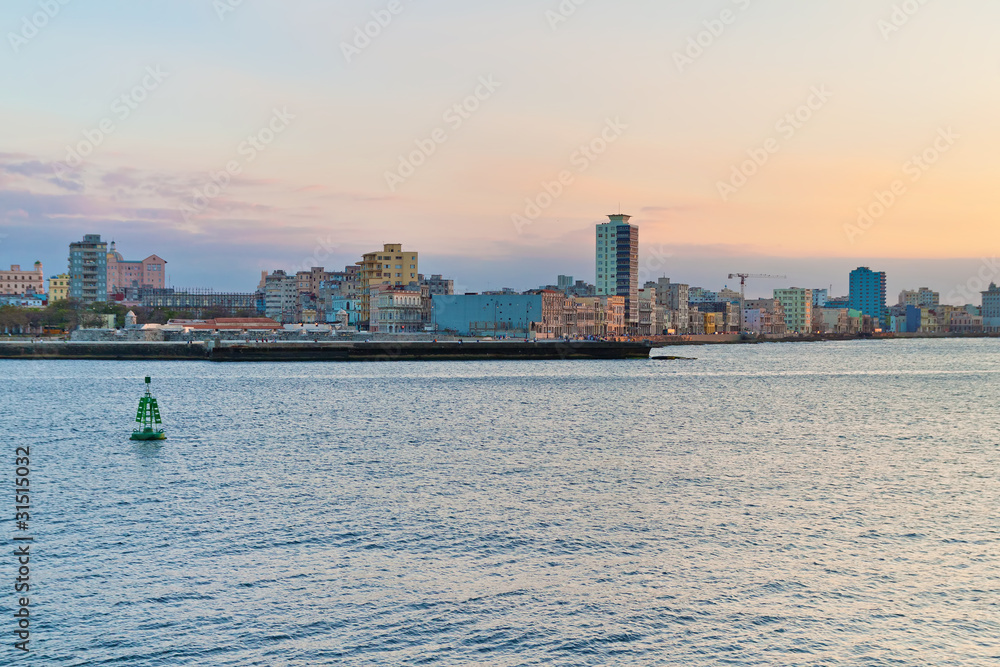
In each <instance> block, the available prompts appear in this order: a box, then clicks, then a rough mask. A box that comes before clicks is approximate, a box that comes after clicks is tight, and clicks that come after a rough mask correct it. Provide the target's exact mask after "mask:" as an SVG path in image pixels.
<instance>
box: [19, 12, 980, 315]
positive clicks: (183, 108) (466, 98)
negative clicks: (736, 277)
mask: <svg viewBox="0 0 1000 667" xmlns="http://www.w3.org/2000/svg"><path fill="white" fill-rule="evenodd" d="M998 24H1000V5H998V3H996V2H991V1H989V0H950V1H949V2H947V3H946V2H944V1H943V0H923V1H922V2H921V1H920V0H905V1H903V0H835V1H834V0H827V1H816V2H802V1H801V0H711V1H706V0H697V1H695V0H676V1H672V2H663V1H662V0H655V1H654V0H618V1H617V2H610V1H609V0H534V1H530V2H529V1H528V0H507V1H506V2H503V3H470V2H460V1H459V0H376V1H369V0H356V1H355V0H352V1H351V2H324V1H320V0H146V1H143V2H135V1H134V0H88V1H87V2H84V1H83V0H4V2H3V4H2V5H0V34H2V36H3V42H2V43H0V90H2V91H3V104H2V105H0V127H2V128H3V129H2V134H0V266H4V265H7V264H20V265H22V266H23V265H29V264H31V263H32V262H34V261H35V260H41V261H42V262H43V263H44V265H45V272H46V275H52V274H56V273H61V272H64V271H65V268H66V258H67V254H68V253H67V247H68V244H69V243H70V242H71V241H74V240H79V239H80V238H81V237H82V236H83V234H85V233H97V234H101V235H102V237H103V238H104V239H106V240H111V239H114V240H115V241H116V242H117V244H118V248H119V250H120V251H121V252H122V253H123V254H124V255H125V257H126V259H142V258H144V257H146V256H147V255H149V254H153V253H155V254H158V255H160V256H162V257H164V258H165V259H167V260H168V262H169V263H168V277H169V280H170V283H171V284H172V285H174V286H176V287H213V288H216V289H218V290H236V291H252V290H253V289H254V288H255V287H256V284H257V282H258V281H259V278H260V272H261V271H262V270H267V271H271V270H274V269H285V270H286V271H293V270H300V269H302V268H308V267H310V266H325V267H326V268H328V269H335V268H336V269H339V268H342V267H343V266H344V265H346V264H353V263H354V262H356V261H357V260H359V259H360V255H361V254H362V253H364V252H370V251H373V250H377V249H381V247H382V244H384V243H402V244H403V245H404V247H405V248H407V249H410V248H412V249H415V250H417V251H418V252H419V253H420V270H421V272H422V273H424V274H431V273H441V274H444V275H445V276H447V277H450V278H453V279H454V280H455V282H456V289H457V290H459V291H478V290H483V289H497V288H499V287H504V286H509V287H514V288H517V289H527V288H532V287H537V286H539V285H542V284H548V283H554V282H555V279H556V275H557V274H568V275H573V276H575V277H576V278H577V279H584V280H586V281H588V282H593V281H594V279H595V275H594V273H595V272H594V260H593V255H594V240H595V235H594V225H595V224H596V223H598V222H601V221H604V220H606V217H605V216H606V215H607V214H610V213H616V212H618V211H621V212H623V213H627V214H630V215H632V216H633V217H632V222H633V223H635V224H637V225H639V227H640V273H641V276H640V278H641V279H642V280H645V279H655V278H657V277H660V276H663V275H666V276H669V277H670V278H671V279H672V280H674V281H675V282H684V283H689V284H692V285H701V286H704V287H707V288H711V289H718V288H721V287H723V286H724V285H728V286H730V287H732V286H734V284H736V283H737V282H738V281H733V280H729V279H728V277H727V276H728V275H729V274H730V273H737V272H751V273H761V274H770V275H784V276H787V277H786V278H782V279H755V280H751V281H749V283H748V295H749V296H762V295H766V294H768V293H769V292H770V290H772V289H773V288H775V287H787V286H799V287H824V288H831V287H832V289H833V291H834V292H835V293H836V294H837V295H840V294H844V293H846V292H847V281H848V273H849V272H850V270H851V269H853V268H855V267H857V266H871V267H872V268H873V269H875V270H885V271H886V272H887V273H888V282H889V296H890V298H889V301H890V302H894V301H895V295H896V294H897V293H898V291H900V290H902V289H915V288H917V287H920V286H927V287H931V288H933V289H935V290H938V291H940V292H941V294H942V299H943V300H944V301H947V302H952V303H967V302H975V303H978V295H975V298H974V299H973V295H974V293H975V292H976V291H978V289H982V288H983V286H982V283H984V282H988V281H989V280H997V281H1000V264H998V263H997V262H996V259H995V258H996V256H997V249H998V246H1000V226H998V225H997V224H996V208H997V207H996V205H995V204H994V201H995V197H994V191H995V187H991V186H993V181H994V180H995V178H996V166H995V163H996V160H995V156H996V155H997V154H998V153H1000V128H998V124H997V123H996V121H995V116H996V113H997V109H998V106H1000V104H998V103H1000V86H998V83H1000V81H998V75H1000V41H998V40H997V39H996V38H995V26H996V25H998Z"/></svg>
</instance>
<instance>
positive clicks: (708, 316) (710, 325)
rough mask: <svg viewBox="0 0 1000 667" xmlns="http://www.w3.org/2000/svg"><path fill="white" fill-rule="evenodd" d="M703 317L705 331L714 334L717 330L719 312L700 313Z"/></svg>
mask: <svg viewBox="0 0 1000 667" xmlns="http://www.w3.org/2000/svg"><path fill="white" fill-rule="evenodd" d="M702 315H703V316H704V318H705V333H707V334H714V333H715V332H716V331H718V330H719V323H718V319H719V318H718V315H719V313H702Z"/></svg>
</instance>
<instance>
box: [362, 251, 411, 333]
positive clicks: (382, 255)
mask: <svg viewBox="0 0 1000 667" xmlns="http://www.w3.org/2000/svg"><path fill="white" fill-rule="evenodd" d="M358 265H359V266H360V267H361V270H360V271H358V285H359V291H360V292H361V299H360V301H361V304H360V305H361V321H362V322H368V321H369V320H370V319H371V307H370V306H371V300H370V299H371V294H370V291H369V290H370V289H371V288H372V287H375V286H377V285H399V286H403V287H405V286H406V285H409V284H410V283H415V282H417V281H418V279H417V274H418V273H419V272H420V269H419V264H418V263H417V253H415V252H412V251H404V250H403V246H402V244H399V243H387V244H385V245H384V246H383V248H382V250H376V251H375V252H368V253H365V254H364V255H362V260H361V261H360V262H358Z"/></svg>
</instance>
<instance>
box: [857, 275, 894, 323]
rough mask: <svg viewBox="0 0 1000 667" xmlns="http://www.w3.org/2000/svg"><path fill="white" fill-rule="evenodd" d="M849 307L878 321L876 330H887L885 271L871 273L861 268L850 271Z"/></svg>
mask: <svg viewBox="0 0 1000 667" xmlns="http://www.w3.org/2000/svg"><path fill="white" fill-rule="evenodd" d="M848 300H849V302H850V303H849V307H850V308H852V309H854V310H860V311H861V312H862V313H863V314H865V315H868V316H870V317H871V318H872V320H878V324H876V328H879V327H881V328H888V325H889V315H888V313H889V311H888V308H886V305H885V271H872V270H871V269H870V268H868V267H867V266H861V267H858V268H856V269H854V270H853V271H851V293H850V296H849V297H848Z"/></svg>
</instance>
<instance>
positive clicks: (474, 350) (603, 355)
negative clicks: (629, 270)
mask: <svg viewBox="0 0 1000 667" xmlns="http://www.w3.org/2000/svg"><path fill="white" fill-rule="evenodd" d="M651 349H652V346H651V345H648V344H646V343H614V342H585V341H571V342H556V341H553V342H544V343H523V342H488V343H478V342H468V343H458V342H447V343H420V342H416V343H385V342H372V343H273V344H268V343H265V344H226V345H212V344H207V345H205V344H197V343H196V344H190V345H189V344H187V343H48V342H47V343H3V344H0V358H6V359H109V360H115V359H120V360H135V359H149V360H167V361H170V360H182V359H191V360H201V361H206V360H207V361H469V360H476V359H527V360H530V359H539V360H541V359H645V358H648V357H649V353H650V350H651Z"/></svg>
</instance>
